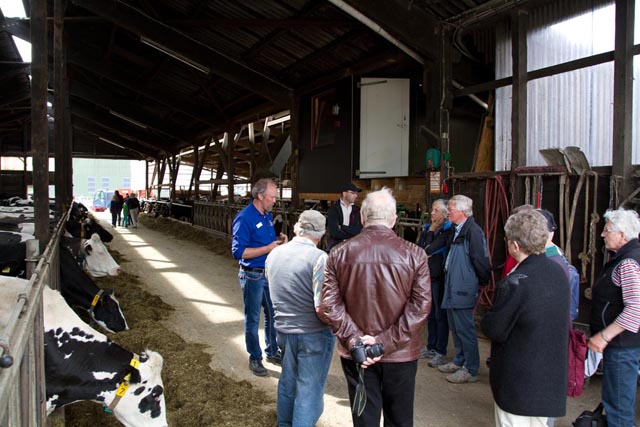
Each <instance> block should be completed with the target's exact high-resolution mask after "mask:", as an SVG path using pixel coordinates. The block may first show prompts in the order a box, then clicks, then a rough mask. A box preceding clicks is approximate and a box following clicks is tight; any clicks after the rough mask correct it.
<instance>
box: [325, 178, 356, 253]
mask: <svg viewBox="0 0 640 427" xmlns="http://www.w3.org/2000/svg"><path fill="white" fill-rule="evenodd" d="M340 191H341V192H342V197H341V198H340V199H338V201H336V202H335V203H334V204H333V206H331V208H330V209H329V212H328V213H327V228H328V229H329V239H328V243H327V252H328V251H330V250H331V248H333V247H334V246H335V245H337V244H338V243H340V242H342V241H345V240H347V239H350V238H352V237H353V236H355V235H357V234H359V233H360V232H361V231H362V220H361V219H360V208H359V207H357V206H356V205H355V202H356V199H357V198H358V193H359V192H361V191H362V190H361V189H359V188H358V187H356V186H355V185H354V184H353V183H351V182H350V183H348V184H346V185H343V186H342V188H341V189H340Z"/></svg>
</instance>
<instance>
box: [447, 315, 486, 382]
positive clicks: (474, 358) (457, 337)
mask: <svg viewBox="0 0 640 427" xmlns="http://www.w3.org/2000/svg"><path fill="white" fill-rule="evenodd" d="M447 316H448V317H449V328H450V329H451V335H452V336H453V346H454V347H455V351H456V355H455V357H454V358H453V363H455V364H456V365H458V366H464V367H465V368H467V369H468V370H469V373H470V374H471V375H473V376H476V375H478V369H480V351H479V350H478V335H477V332H476V325H475V323H473V308H461V309H457V308H449V309H447Z"/></svg>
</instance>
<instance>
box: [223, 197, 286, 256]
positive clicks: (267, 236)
mask: <svg viewBox="0 0 640 427" xmlns="http://www.w3.org/2000/svg"><path fill="white" fill-rule="evenodd" d="M274 240H276V231H275V229H274V228H273V217H272V216H271V212H265V214H264V215H263V214H261V213H260V211H259V210H258V209H256V207H255V206H253V202H252V203H249V206H247V207H246V208H244V209H242V210H241V211H240V212H238V215H236V217H235V218H234V219H233V241H232V242H231V254H232V255H233V257H234V258H235V259H238V260H240V263H239V264H240V265H241V266H242V267H251V268H264V261H265V260H266V259H267V255H268V254H264V255H260V256H259V257H257V258H251V259H244V258H242V253H243V252H244V250H245V249H246V248H259V247H262V246H267V245H270V244H271V243H272V242H273V241H274Z"/></svg>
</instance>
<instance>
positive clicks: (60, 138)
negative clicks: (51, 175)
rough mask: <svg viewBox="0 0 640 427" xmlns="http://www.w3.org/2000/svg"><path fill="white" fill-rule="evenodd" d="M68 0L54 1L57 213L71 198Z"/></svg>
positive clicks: (60, 213)
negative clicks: (66, 40) (66, 33)
mask: <svg viewBox="0 0 640 427" xmlns="http://www.w3.org/2000/svg"><path fill="white" fill-rule="evenodd" d="M66 3H67V2H66V0H55V2H54V8H53V9H54V24H53V31H54V32H53V36H54V37H53V70H54V79H55V80H54V97H53V111H54V114H55V120H54V132H55V144H54V145H55V153H56V156H55V165H56V167H55V188H56V214H57V215H58V217H60V216H62V215H64V213H65V212H66V210H67V208H68V207H69V204H70V202H71V195H72V192H70V191H72V190H71V188H70V187H71V185H70V183H71V181H72V179H71V177H72V176H73V171H72V169H69V165H68V162H67V159H66V157H67V156H69V157H70V156H71V146H70V144H69V142H68V140H67V136H68V135H67V120H66V119H67V113H68V110H67V102H66V100H67V90H66V89H67V88H66V86H67V85H66V84H65V80H66V73H67V66H66V58H65V52H64V41H63V40H64V38H63V37H64V13H65V7H66Z"/></svg>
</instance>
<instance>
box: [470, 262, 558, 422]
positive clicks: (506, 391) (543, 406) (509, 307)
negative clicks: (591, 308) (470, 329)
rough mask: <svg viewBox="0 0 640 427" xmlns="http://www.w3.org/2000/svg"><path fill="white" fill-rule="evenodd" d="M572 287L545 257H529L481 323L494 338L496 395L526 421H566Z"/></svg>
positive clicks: (492, 372)
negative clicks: (564, 419) (549, 419)
mask: <svg viewBox="0 0 640 427" xmlns="http://www.w3.org/2000/svg"><path fill="white" fill-rule="evenodd" d="M569 294H570V290H569V283H568V279H567V275H566V274H565V272H564V271H563V270H562V267H560V266H559V265H558V264H556V263H555V262H553V261H551V260H550V259H548V258H547V257H546V255H545V254H540V255H530V256H529V257H527V258H526V259H525V260H524V261H522V262H521V263H520V264H519V265H518V266H517V267H516V269H515V270H514V271H513V272H512V273H511V274H510V275H509V276H507V277H506V278H504V279H503V280H502V281H501V282H500V283H499V285H498V290H497V292H496V298H495V301H494V305H493V307H492V308H491V310H490V311H489V312H488V313H487V314H486V315H485V317H484V318H483V319H482V322H481V326H482V331H483V332H484V334H485V335H486V336H487V337H488V338H490V339H491V370H490V374H489V378H490V382H491V391H492V392H493V398H494V399H495V401H496V403H497V404H498V406H499V407H500V408H501V409H502V410H504V411H507V412H510V413H512V414H515V415H521V416H526V417H563V416H564V415H565V413H566V403H567V378H568V363H569V360H568V358H569V355H568V351H569V304H570V303H569V298H570V295H569Z"/></svg>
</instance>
